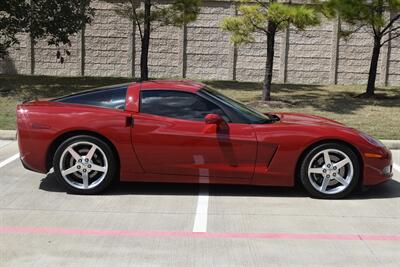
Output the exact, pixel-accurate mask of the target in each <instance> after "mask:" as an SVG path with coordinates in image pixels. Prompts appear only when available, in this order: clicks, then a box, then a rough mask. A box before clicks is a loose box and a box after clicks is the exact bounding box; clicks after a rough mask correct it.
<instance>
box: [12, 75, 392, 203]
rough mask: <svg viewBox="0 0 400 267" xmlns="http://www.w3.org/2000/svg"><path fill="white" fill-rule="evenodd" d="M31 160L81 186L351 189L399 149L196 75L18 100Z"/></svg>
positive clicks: (382, 176)
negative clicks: (247, 99) (237, 94)
mask: <svg viewBox="0 0 400 267" xmlns="http://www.w3.org/2000/svg"><path fill="white" fill-rule="evenodd" d="M17 123H18V143H19V149H20V155H21V160H22V162H23V164H24V166H25V168H27V169H29V170H33V171H36V172H40V173H47V172H49V170H50V169H51V168H52V167H54V172H55V173H56V176H57V179H58V181H59V182H60V183H61V184H63V185H64V186H65V187H66V189H67V190H68V191H70V192H73V193H80V194H95V193H99V192H101V191H102V190H104V189H105V188H107V186H109V185H110V183H111V182H112V181H113V180H114V179H119V180H121V181H145V182H174V183H218V184H251V185H271V186H293V185H294V184H295V183H296V182H297V181H298V182H300V183H301V184H302V185H303V186H304V188H305V189H306V190H307V191H308V192H309V194H310V195H312V196H314V197H318V198H341V197H344V196H346V195H348V194H349V193H350V192H352V191H353V190H354V189H355V188H356V187H357V186H358V185H374V184H378V183H381V182H383V181H385V180H388V179H390V177H391V176H392V159H391V153H390V151H389V150H388V149H387V148H386V147H385V146H384V145H383V144H382V143H381V142H379V141H378V140H376V139H374V138H372V137H370V136H368V135H366V134H364V133H362V132H360V131H357V130H355V129H353V128H349V127H347V126H345V125H343V124H340V123H338V122H336V121H333V120H329V119H325V118H321V117H317V116H311V115H303V114H293V113H272V112H271V113H267V114H262V113H260V112H258V111H256V110H254V109H251V108H249V107H247V106H245V105H244V104H242V103H240V102H238V101H235V100H233V99H231V98H229V97H227V96H225V95H223V94H221V93H219V92H217V91H215V90H213V89H212V88H210V87H208V86H206V85H204V84H201V83H197V82H192V81H149V82H142V83H130V84H122V85H115V86H109V87H106V88H97V89H94V90H90V91H85V92H80V93H77V94H73V95H69V96H66V97H61V98H57V99H51V100H46V101H31V102H27V103H24V104H21V105H19V106H18V107H17Z"/></svg>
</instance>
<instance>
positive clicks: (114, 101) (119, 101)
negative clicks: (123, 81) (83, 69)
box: [55, 86, 128, 109]
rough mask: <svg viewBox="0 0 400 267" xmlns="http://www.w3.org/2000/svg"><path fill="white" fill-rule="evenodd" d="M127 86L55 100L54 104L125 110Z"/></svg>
mask: <svg viewBox="0 0 400 267" xmlns="http://www.w3.org/2000/svg"><path fill="white" fill-rule="evenodd" d="M127 88H128V87H127V86H122V87H115V88H109V89H102V90H95V91H90V92H84V93H79V94H76V95H71V96H66V97H63V98H59V99H56V100H55V102H61V103H69V104H80V105H89V106H97V107H104V108H112V109H125V99H126V91H127Z"/></svg>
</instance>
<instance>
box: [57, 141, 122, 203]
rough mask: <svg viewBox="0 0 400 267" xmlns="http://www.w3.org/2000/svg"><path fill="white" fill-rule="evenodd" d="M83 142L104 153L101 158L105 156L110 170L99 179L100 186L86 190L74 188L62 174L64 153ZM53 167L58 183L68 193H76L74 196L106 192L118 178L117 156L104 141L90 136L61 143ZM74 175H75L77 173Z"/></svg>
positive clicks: (97, 151)
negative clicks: (61, 165) (61, 166)
mask: <svg viewBox="0 0 400 267" xmlns="http://www.w3.org/2000/svg"><path fill="white" fill-rule="evenodd" d="M82 142H83V143H85V142H87V143H91V144H94V145H96V146H97V147H98V148H100V150H101V152H103V153H102V154H100V156H104V155H105V159H103V161H107V168H108V169H107V171H106V174H105V175H104V176H103V178H102V179H99V180H100V182H99V183H98V184H96V185H95V186H94V187H93V188H86V189H84V188H77V187H74V186H72V185H71V184H70V183H68V182H67V181H66V179H65V178H64V177H63V175H62V174H61V169H60V161H61V157H62V155H63V153H64V151H65V150H66V149H67V148H68V147H70V146H71V145H74V144H80V143H82ZM100 150H96V152H95V153H101V152H100ZM94 156H97V154H95V155H94ZM72 160H74V159H72ZM74 162H75V164H76V163H77V162H76V161H74ZM61 164H62V163H61ZM93 165H95V164H94V163H93ZM53 167H54V172H55V174H56V177H57V181H58V182H59V183H60V184H61V185H63V186H64V187H65V189H66V191H67V192H69V193H74V194H82V195H92V194H98V193H100V192H102V191H104V190H105V189H106V188H107V187H108V186H109V185H110V184H111V183H112V182H113V180H114V178H115V177H117V172H118V166H117V160H116V156H115V154H114V153H113V151H112V149H111V148H110V146H109V145H108V144H107V143H105V142H104V141H102V140H101V139H99V138H97V137H94V136H90V135H77V136H73V137H70V138H68V139H67V140H65V141H64V142H63V143H61V145H60V146H59V147H58V148H57V150H56V152H55V154H54V158H53ZM93 172H95V171H93ZM93 172H92V173H93ZM77 173H78V174H79V172H77ZM99 173H100V174H101V172H99ZM72 175H75V173H74V174H72ZM88 175H89V171H88ZM68 177H70V176H68ZM73 178H76V176H74V177H73ZM76 179H77V178H76ZM78 180H79V179H78ZM82 180H83V179H82Z"/></svg>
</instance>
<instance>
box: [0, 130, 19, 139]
mask: <svg viewBox="0 0 400 267" xmlns="http://www.w3.org/2000/svg"><path fill="white" fill-rule="evenodd" d="M16 139H17V131H15V130H0V140H16Z"/></svg>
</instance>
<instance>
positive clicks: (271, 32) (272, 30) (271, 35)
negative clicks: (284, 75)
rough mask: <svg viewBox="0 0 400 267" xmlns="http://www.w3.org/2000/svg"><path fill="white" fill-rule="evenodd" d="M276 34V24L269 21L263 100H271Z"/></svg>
mask: <svg viewBox="0 0 400 267" xmlns="http://www.w3.org/2000/svg"><path fill="white" fill-rule="evenodd" d="M275 34H276V25H275V23H274V22H272V21H268V33H267V61H266V65H265V77H264V86H263V95H262V100H263V101H269V100H271V83H272V71H273V67H274V53H275Z"/></svg>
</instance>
